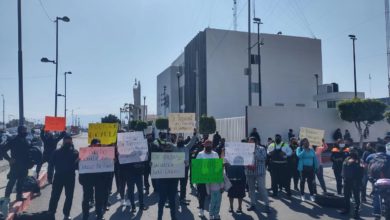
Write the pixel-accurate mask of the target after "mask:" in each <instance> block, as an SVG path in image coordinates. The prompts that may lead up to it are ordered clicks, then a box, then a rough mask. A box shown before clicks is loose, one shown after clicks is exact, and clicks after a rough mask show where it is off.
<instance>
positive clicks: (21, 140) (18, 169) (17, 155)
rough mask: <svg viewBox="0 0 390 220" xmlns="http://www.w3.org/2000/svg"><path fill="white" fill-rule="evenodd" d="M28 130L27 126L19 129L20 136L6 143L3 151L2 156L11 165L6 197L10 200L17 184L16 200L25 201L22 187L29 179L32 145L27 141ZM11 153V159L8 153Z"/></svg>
mask: <svg viewBox="0 0 390 220" xmlns="http://www.w3.org/2000/svg"><path fill="white" fill-rule="evenodd" d="M26 137H27V128H26V127H25V126H19V127H18V135H17V136H16V137H15V138H14V139H12V140H11V141H9V142H8V143H6V144H5V145H4V146H3V148H2V149H1V154H2V155H3V157H4V159H6V160H7V161H8V162H9V164H10V172H9V173H8V176H7V177H8V179H9V180H8V184H7V187H6V189H5V197H6V198H8V199H9V197H10V195H11V192H12V188H13V187H14V185H15V183H16V200H18V201H23V200H24V198H23V195H22V193H23V192H22V187H23V181H24V179H25V178H26V177H27V174H28V169H29V166H30V164H29V161H30V160H29V150H30V149H31V145H30V143H29V142H28V141H27V139H26ZM9 150H10V151H11V157H10V156H9V155H8V153H7V152H8V151H9Z"/></svg>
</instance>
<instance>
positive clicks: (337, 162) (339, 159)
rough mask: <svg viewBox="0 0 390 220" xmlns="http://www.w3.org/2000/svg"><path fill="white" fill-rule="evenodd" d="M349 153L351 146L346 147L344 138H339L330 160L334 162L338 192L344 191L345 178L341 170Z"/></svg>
mask: <svg viewBox="0 0 390 220" xmlns="http://www.w3.org/2000/svg"><path fill="white" fill-rule="evenodd" d="M348 155H349V148H346V147H345V144H344V140H341V139H339V140H338V141H337V143H336V145H335V146H334V147H333V149H332V154H331V156H330V160H331V161H332V162H333V164H332V169H333V173H334V177H335V179H336V185H337V194H338V195H341V194H342V191H343V179H342V176H341V171H342V169H343V162H344V160H345V158H347V157H348Z"/></svg>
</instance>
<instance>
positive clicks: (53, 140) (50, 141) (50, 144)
mask: <svg viewBox="0 0 390 220" xmlns="http://www.w3.org/2000/svg"><path fill="white" fill-rule="evenodd" d="M65 135H66V132H65V131H63V132H61V133H60V135H59V136H57V137H55V136H54V134H53V133H52V132H50V131H46V132H45V126H43V128H42V130H41V140H42V142H43V157H42V162H41V163H39V164H38V165H37V168H36V172H37V177H39V172H40V171H41V168H42V165H43V164H44V163H46V162H49V160H50V157H51V155H52V154H53V152H54V151H55V150H56V149H57V145H58V142H60V141H61V140H62V138H64V137H65ZM47 172H48V175H49V176H53V172H54V170H53V167H51V166H49V167H48V170H47ZM48 182H49V183H52V179H48Z"/></svg>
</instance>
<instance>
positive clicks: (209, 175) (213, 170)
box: [191, 159, 223, 183]
mask: <svg viewBox="0 0 390 220" xmlns="http://www.w3.org/2000/svg"><path fill="white" fill-rule="evenodd" d="M191 180H192V183H222V182H223V159H193V160H191Z"/></svg>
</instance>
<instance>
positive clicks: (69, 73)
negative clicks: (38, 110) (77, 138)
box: [64, 71, 72, 121]
mask: <svg viewBox="0 0 390 220" xmlns="http://www.w3.org/2000/svg"><path fill="white" fill-rule="evenodd" d="M71 74H72V72H70V71H68V72H65V73H64V78H65V112H64V117H65V121H66V97H67V96H66V75H71Z"/></svg>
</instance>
